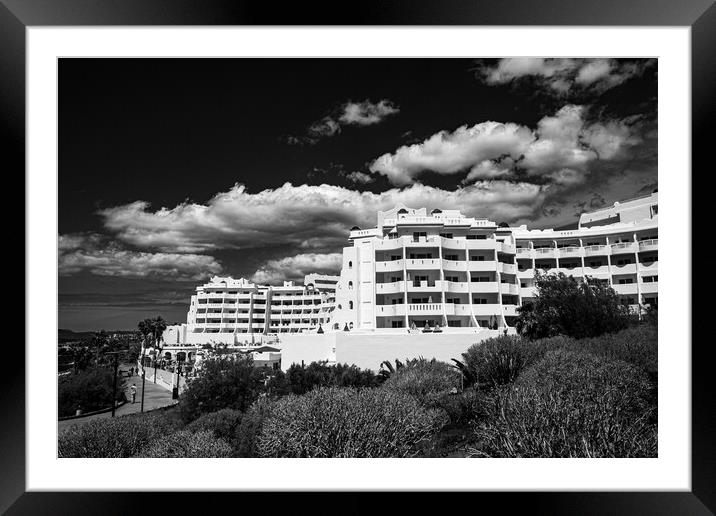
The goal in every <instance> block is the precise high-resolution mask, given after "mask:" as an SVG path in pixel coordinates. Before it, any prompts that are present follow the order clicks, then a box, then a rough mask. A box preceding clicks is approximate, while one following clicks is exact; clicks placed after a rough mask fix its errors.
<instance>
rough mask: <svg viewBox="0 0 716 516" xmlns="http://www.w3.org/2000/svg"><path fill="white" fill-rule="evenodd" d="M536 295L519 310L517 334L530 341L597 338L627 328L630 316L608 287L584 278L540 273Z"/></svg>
mask: <svg viewBox="0 0 716 516" xmlns="http://www.w3.org/2000/svg"><path fill="white" fill-rule="evenodd" d="M535 287H536V292H537V295H536V297H535V300H534V301H533V302H532V303H525V304H524V305H523V306H521V307H520V308H518V312H519V315H518V317H517V322H516V324H515V326H516V328H517V331H518V332H519V333H520V334H521V335H523V336H524V337H527V338H529V339H540V338H544V337H554V336H556V335H564V336H567V337H574V338H578V339H579V338H584V337H596V336H599V335H602V334H604V333H612V332H616V331H619V330H622V329H624V328H626V327H627V326H628V325H629V322H630V319H631V316H630V314H629V311H628V309H627V307H625V306H623V305H622V304H620V302H619V296H618V295H617V293H616V292H615V291H614V289H612V288H611V287H610V286H609V285H608V284H605V283H604V282H602V281H600V280H598V279H595V278H591V277H587V278H585V281H581V280H578V279H575V278H574V277H573V276H565V275H564V274H563V273H559V274H539V272H537V273H536V276H535Z"/></svg>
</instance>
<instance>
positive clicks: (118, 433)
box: [58, 414, 172, 458]
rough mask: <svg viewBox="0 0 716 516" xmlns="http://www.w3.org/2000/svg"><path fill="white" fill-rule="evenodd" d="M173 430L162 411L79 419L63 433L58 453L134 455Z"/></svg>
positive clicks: (74, 455) (83, 455) (69, 455)
mask: <svg viewBox="0 0 716 516" xmlns="http://www.w3.org/2000/svg"><path fill="white" fill-rule="evenodd" d="M171 430H172V425H171V423H170V422H169V420H168V419H167V418H165V417H164V415H163V414H141V415H137V416H134V415H132V416H123V417H117V418H102V419H95V420H92V421H87V422H86V423H78V424H75V425H72V426H70V427H69V428H68V429H67V430H65V431H64V432H62V433H60V435H59V437H58V456H59V457H108V458H109V457H112V458H114V457H132V456H133V455H134V454H136V453H137V452H139V451H140V450H141V449H142V448H144V447H145V446H146V445H147V444H149V443H150V442H151V441H153V440H154V439H156V438H157V437H159V436H161V435H165V434H166V433H168V432H170V431H171Z"/></svg>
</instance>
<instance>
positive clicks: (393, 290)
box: [375, 281, 405, 294]
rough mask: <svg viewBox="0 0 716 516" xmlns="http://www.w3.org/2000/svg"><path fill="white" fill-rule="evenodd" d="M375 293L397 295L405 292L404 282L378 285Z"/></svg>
mask: <svg viewBox="0 0 716 516" xmlns="http://www.w3.org/2000/svg"><path fill="white" fill-rule="evenodd" d="M375 291H376V293H378V294H397V293H399V292H405V282H404V281H394V282H392V283H376V284H375Z"/></svg>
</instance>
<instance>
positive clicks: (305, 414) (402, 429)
mask: <svg viewBox="0 0 716 516" xmlns="http://www.w3.org/2000/svg"><path fill="white" fill-rule="evenodd" d="M445 423H446V417H445V415H444V413H443V412H442V411H439V410H429V409H425V408H423V407H422V406H421V405H420V404H419V403H418V402H417V400H416V399H415V398H413V397H412V396H409V395H407V394H404V393H401V392H396V391H393V390H390V389H356V388H352V387H347V388H334V387H330V388H318V389H314V390H313V391H311V392H309V393H307V394H304V395H303V396H295V395H291V396H287V397H285V398H282V399H280V400H278V401H276V402H275V403H274V406H273V407H272V408H271V412H270V415H269V416H268V417H267V418H266V420H265V421H264V423H263V427H262V430H261V433H260V435H259V439H258V453H259V455H260V456H263V457H408V456H412V455H415V454H416V453H418V448H419V445H420V444H421V443H424V442H425V441H427V440H428V439H430V438H431V436H432V435H433V434H434V433H435V432H437V431H438V430H439V429H440V428H441V427H442V426H443V425H444V424H445Z"/></svg>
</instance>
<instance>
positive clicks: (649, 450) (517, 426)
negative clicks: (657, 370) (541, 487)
mask: <svg viewBox="0 0 716 516" xmlns="http://www.w3.org/2000/svg"><path fill="white" fill-rule="evenodd" d="M649 388H650V384H649V381H648V379H647V378H646V375H645V373H644V372H643V371H641V370H639V369H638V368H636V367H634V366H633V365H630V364H627V363H625V362H623V361H620V360H609V359H606V358H604V357H598V356H595V355H593V354H591V353H585V352H573V351H566V350H556V351H549V352H548V353H547V354H546V355H545V357H544V358H543V359H542V360H541V361H540V362H538V363H537V364H535V365H534V366H532V367H531V368H529V369H528V370H526V371H525V372H524V373H523V374H522V375H521V377H520V378H519V379H518V380H517V381H516V382H515V384H514V385H512V386H505V387H502V388H500V389H498V390H497V391H496V392H495V395H494V404H493V406H492V409H491V418H490V419H489V420H488V421H487V422H482V423H481V424H480V425H478V427H477V430H476V434H477V438H478V441H479V442H480V445H479V447H478V448H477V449H475V450H473V455H474V456H492V457H653V456H656V453H657V432H656V430H657V429H656V425H652V424H650V423H649V419H650V417H651V412H652V410H653V408H652V407H650V406H649V403H648V402H647V400H646V398H647V396H648V393H649Z"/></svg>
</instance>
